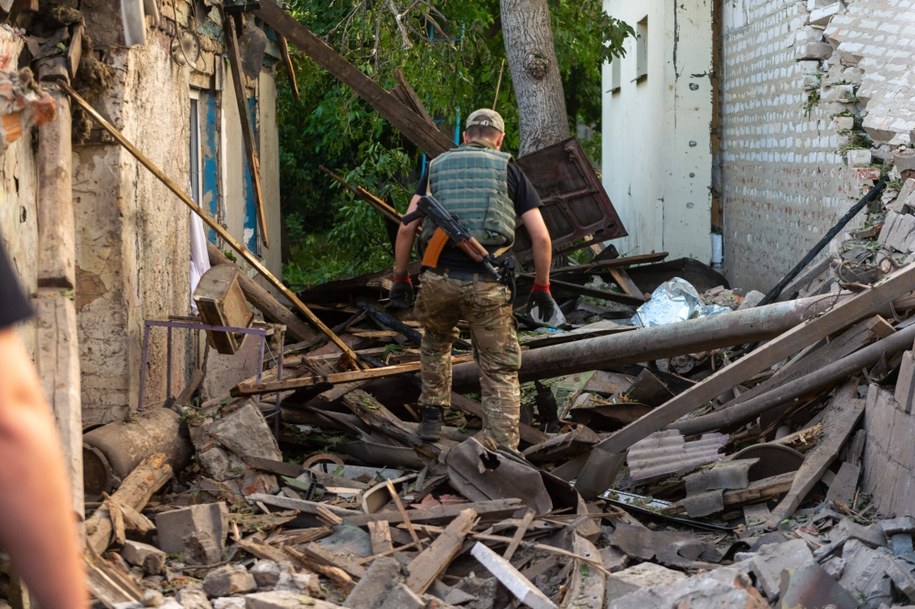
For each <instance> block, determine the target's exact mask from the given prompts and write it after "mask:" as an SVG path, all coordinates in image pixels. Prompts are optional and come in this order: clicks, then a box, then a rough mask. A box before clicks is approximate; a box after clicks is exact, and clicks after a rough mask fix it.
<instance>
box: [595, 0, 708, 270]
mask: <svg viewBox="0 0 915 609" xmlns="http://www.w3.org/2000/svg"><path fill="white" fill-rule="evenodd" d="M604 10H605V11H606V12H607V13H608V14H610V15H613V16H614V17H616V18H618V19H622V20H623V21H625V22H626V23H628V24H629V25H630V26H632V27H633V28H634V29H638V28H639V25H638V24H639V22H643V24H645V21H644V20H645V19H647V34H648V37H647V55H646V56H644V69H643V70H642V71H643V72H646V74H645V75H644V76H639V73H638V72H639V67H640V66H639V64H640V63H642V58H640V53H639V46H640V45H641V44H644V39H642V40H639V39H633V38H630V39H629V40H627V41H626V50H627V52H626V56H625V57H624V58H622V59H616V60H615V61H616V62H618V67H617V68H615V67H614V66H613V65H605V66H604V67H603V89H604V91H610V90H611V89H613V88H614V75H613V73H614V70H615V69H618V70H619V78H618V81H619V88H618V89H617V90H616V91H614V92H612V93H607V94H605V99H604V109H603V140H602V141H603V150H602V167H603V182H604V187H605V188H606V190H607V193H608V194H609V195H610V199H611V200H612V201H613V205H614V207H615V208H616V210H617V211H618V212H619V214H620V218H621V219H622V221H623V225H624V226H625V227H626V229H627V231H628V232H629V237H627V238H624V239H620V240H617V241H615V242H614V245H616V247H617V248H618V249H619V250H620V251H621V252H623V253H638V254H642V253H648V252H652V251H668V252H670V254H671V256H672V257H681V256H690V257H693V258H696V259H699V260H702V261H704V262H708V261H709V258H710V238H709V233H710V230H711V192H710V190H709V183H710V181H711V171H712V151H711V138H710V129H711V120H712V103H711V99H712V89H711V82H710V74H711V61H712V44H711V41H712V38H711V36H710V35H709V33H710V32H711V29H712V28H711V20H712V0H707V1H697V2H689V3H685V4H684V3H673V2H662V1H660V0H653V1H650V2H630V1H626V0H605V1H604Z"/></svg>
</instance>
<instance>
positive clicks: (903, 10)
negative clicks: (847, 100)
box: [825, 0, 915, 144]
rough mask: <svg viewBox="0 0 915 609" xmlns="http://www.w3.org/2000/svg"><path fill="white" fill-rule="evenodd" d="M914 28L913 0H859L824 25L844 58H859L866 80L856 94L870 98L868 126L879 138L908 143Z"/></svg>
mask: <svg viewBox="0 0 915 609" xmlns="http://www.w3.org/2000/svg"><path fill="white" fill-rule="evenodd" d="M913 30H915V5H913V3H912V2H911V0H857V1H855V2H851V3H849V5H848V10H847V11H845V12H844V13H840V14H837V15H835V16H834V17H833V18H832V20H831V21H830V23H829V26H828V27H827V28H826V32H825V33H826V37H827V38H828V39H829V40H830V41H831V42H833V43H834V44H837V45H838V50H839V53H840V54H841V55H842V56H843V58H845V57H846V56H853V57H855V58H859V60H860V61H859V63H858V67H859V68H861V69H862V70H863V72H864V80H863V82H862V83H861V87H860V89H858V93H857V95H858V98H859V99H861V100H863V101H866V102H867V105H866V110H867V113H866V116H865V117H864V129H865V130H866V131H867V132H868V134H869V135H870V136H871V137H872V138H873V139H874V140H875V141H876V142H889V143H890V144H908V143H909V142H910V141H911V133H912V131H913V130H915V105H913V104H912V98H913V96H915V78H913V76H912V75H913V65H912V63H913V61H912V57H915V38H913V37H912V31H913ZM846 61H847V59H846Z"/></svg>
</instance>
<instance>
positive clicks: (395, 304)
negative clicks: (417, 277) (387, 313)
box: [388, 273, 413, 309]
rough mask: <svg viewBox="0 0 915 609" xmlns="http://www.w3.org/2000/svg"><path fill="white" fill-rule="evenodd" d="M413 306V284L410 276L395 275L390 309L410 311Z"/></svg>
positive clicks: (405, 274) (389, 304) (406, 274)
mask: <svg viewBox="0 0 915 609" xmlns="http://www.w3.org/2000/svg"><path fill="white" fill-rule="evenodd" d="M412 306H413V282H412V281H410V274H409V273H404V274H403V275H398V274H397V273H394V285H393V286H392V287H391V295H390V298H389V300H388V307H390V308H392V309H409V308H410V307H412Z"/></svg>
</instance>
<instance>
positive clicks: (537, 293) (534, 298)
mask: <svg viewBox="0 0 915 609" xmlns="http://www.w3.org/2000/svg"><path fill="white" fill-rule="evenodd" d="M555 306H556V301H555V300H553V295H552V294H550V284H549V283H547V284H546V285H540V284H539V283H537V282H536V281H535V282H534V287H532V288H531V295H530V296H529V297H528V300H527V314H528V315H529V316H530V315H531V309H533V308H534V307H537V308H538V310H539V315H538V317H539V318H540V319H535V320H534V321H546V320H548V319H551V318H552V317H553V314H554V313H555V312H556V310H555Z"/></svg>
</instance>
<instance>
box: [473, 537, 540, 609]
mask: <svg viewBox="0 0 915 609" xmlns="http://www.w3.org/2000/svg"><path fill="white" fill-rule="evenodd" d="M470 553H471V554H472V555H473V557H474V558H476V559H477V560H478V561H480V564H481V565H483V566H484V567H486V570H487V571H489V572H490V573H492V574H493V575H494V576H495V577H496V579H498V580H499V581H500V582H501V583H502V585H503V586H505V587H506V588H507V589H508V591H509V592H511V593H512V595H514V597H515V598H517V599H518V600H519V601H521V602H522V603H524V604H525V605H527V606H528V607H530V608H531V609H558V608H557V606H556V603H554V602H553V601H551V600H550V598H549V597H548V596H547V595H546V594H544V593H543V592H541V591H540V590H538V589H537V587H536V586H534V584H533V583H531V581H530V580H529V579H527V578H526V577H524V576H523V575H522V574H521V572H520V571H518V569H516V568H515V567H513V566H512V564H511V563H510V562H508V561H507V560H505V559H504V558H502V557H501V556H499V555H498V554H496V553H495V552H493V551H492V550H490V549H489V548H487V547H486V546H484V545H483V544H482V543H480V542H479V541H478V542H477V543H475V544H474V546H473V548H472V549H471V550H470Z"/></svg>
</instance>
